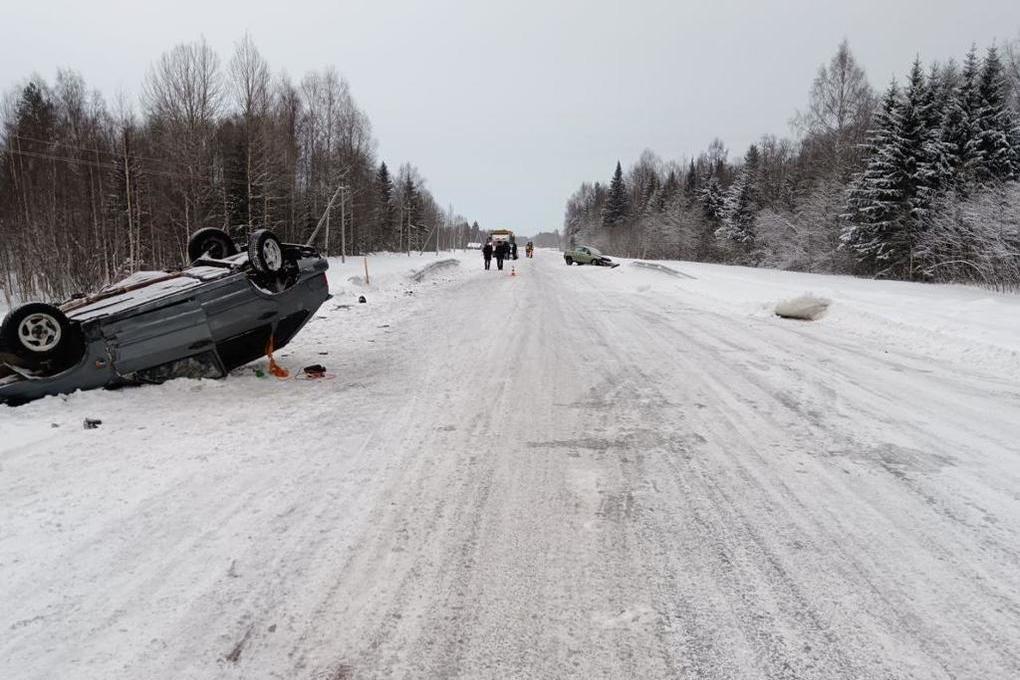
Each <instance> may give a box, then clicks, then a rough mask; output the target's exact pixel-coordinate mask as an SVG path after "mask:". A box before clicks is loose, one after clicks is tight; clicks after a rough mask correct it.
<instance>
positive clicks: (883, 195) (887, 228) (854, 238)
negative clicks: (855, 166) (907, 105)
mask: <svg viewBox="0 0 1020 680" xmlns="http://www.w3.org/2000/svg"><path fill="white" fill-rule="evenodd" d="M900 127H901V125H900V93H899V88H898V87H897V86H896V82H895V81H893V83H892V84H891V85H890V86H889V89H888V90H886V93H885V96H884V97H883V98H882V103H881V106H880V107H879V110H878V111H877V112H876V113H875V116H874V123H873V126H872V129H871V131H870V132H869V133H868V143H867V147H866V149H867V160H866V165H865V169H864V171H863V172H862V173H860V174H859V175H858V176H857V177H855V178H854V180H853V182H852V183H851V185H850V189H849V192H848V195H847V211H846V214H845V215H844V217H845V218H846V220H847V225H846V227H845V228H844V229H843V234H842V236H841V241H842V243H843V245H844V246H845V247H846V248H848V249H849V250H850V251H851V252H852V253H853V254H854V256H855V257H856V259H857V262H858V264H859V265H860V266H862V267H863V268H864V269H866V270H867V271H869V272H872V273H877V272H880V271H881V270H883V269H885V268H888V267H889V266H890V264H896V263H899V262H901V261H902V260H903V259H904V255H905V245H906V244H905V239H904V234H903V201H904V193H903V187H904V185H905V184H906V182H907V178H906V176H905V174H904V173H903V162H902V158H901V153H902V151H901V148H900V145H899V133H900Z"/></svg>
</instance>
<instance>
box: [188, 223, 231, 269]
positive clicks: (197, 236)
mask: <svg viewBox="0 0 1020 680" xmlns="http://www.w3.org/2000/svg"><path fill="white" fill-rule="evenodd" d="M231 255H237V246H236V245H235V244H234V242H233V240H231V238H230V236H229V235H228V234H227V232H225V231H223V230H222V229H217V228H216V227H206V228H205V229H199V230H198V231H196V232H195V233H194V234H192V235H191V238H190V239H189V240H188V257H189V258H190V259H191V261H192V262H194V261H195V260H197V259H199V258H202V257H211V258H212V259H214V260H222V259H223V258H225V257H230V256H231Z"/></svg>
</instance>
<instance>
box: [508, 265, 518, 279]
mask: <svg viewBox="0 0 1020 680" xmlns="http://www.w3.org/2000/svg"><path fill="white" fill-rule="evenodd" d="M510 276H517V267H515V266H513V265H510Z"/></svg>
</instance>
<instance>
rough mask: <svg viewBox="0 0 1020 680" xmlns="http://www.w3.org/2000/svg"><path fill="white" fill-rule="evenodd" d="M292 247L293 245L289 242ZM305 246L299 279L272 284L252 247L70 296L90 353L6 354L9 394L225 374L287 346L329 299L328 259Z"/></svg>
mask: <svg viewBox="0 0 1020 680" xmlns="http://www.w3.org/2000/svg"><path fill="white" fill-rule="evenodd" d="M288 248H291V246H288ZM293 248H299V250H298V251H296V255H295V257H294V258H293V263H294V268H293V269H292V271H291V272H290V273H289V276H290V279H289V280H288V281H287V282H286V283H284V282H282V281H281V282H280V283H279V284H278V285H276V286H274V287H275V288H277V289H278V292H275V291H273V290H270V289H267V288H264V287H262V285H260V284H259V282H258V280H257V279H256V277H254V276H253V275H252V273H251V270H250V268H249V267H247V266H246V265H247V258H248V255H247V254H246V253H240V254H237V255H233V256H231V257H228V258H224V259H223V260H216V261H211V262H210V261H206V262H202V261H199V262H196V263H195V264H194V265H193V266H191V267H189V268H187V269H184V270H182V271H180V272H174V273H170V274H168V273H166V272H144V273H141V274H136V275H134V276H133V277H131V278H129V279H127V280H125V281H122V282H120V283H118V284H116V285H115V286H111V287H109V288H107V289H105V290H104V291H101V292H100V293H99V294H97V295H95V296H92V297H91V298H87V299H83V300H72V301H69V302H68V303H65V304H64V305H62V307H61V309H62V310H63V311H64V312H65V314H66V315H67V317H68V319H70V321H71V322H72V323H73V324H74V326H75V328H76V330H77V332H80V334H81V336H82V340H83V343H84V354H83V356H82V358H81V360H80V361H78V362H76V363H75V364H74V365H72V366H69V367H66V368H64V369H63V370H61V371H60V372H58V373H54V374H49V375H39V374H33V373H32V372H30V371H27V370H25V369H22V368H19V367H18V366H17V365H15V364H14V362H8V363H5V362H4V359H3V356H2V355H0V403H10V404H16V403H22V402H26V401H29V400H32V399H36V398H39V397H42V396H45V395H50V394H61V393H66V392H73V391H74V390H77V389H91V388H97V387H107V386H117V385H123V384H132V383H134V384H138V383H158V382H162V381H164V380H167V379H170V378H174V377H181V376H203V377H222V376H224V375H226V373H227V372H228V371H230V370H231V369H233V368H236V367H238V366H241V365H243V364H246V363H248V362H250V361H253V360H254V359H257V358H258V357H260V356H263V355H265V353H266V349H267V346H268V345H269V343H270V341H272V346H273V347H274V348H277V349H278V348H280V347H283V346H284V345H286V344H287V343H288V342H290V340H291V339H292V338H293V337H294V335H295V334H296V333H297V332H298V331H299V330H300V329H301V328H302V327H303V326H304V325H305V323H307V321H308V320H309V319H310V318H311V316H312V315H313V314H314V313H315V312H316V310H317V309H318V308H319V306H320V305H322V303H323V302H325V301H326V300H327V299H328V298H329V285H328V283H327V281H326V274H325V272H326V270H327V268H328V266H329V265H328V263H327V262H326V260H325V259H324V258H322V257H320V256H319V255H318V254H317V253H315V252H314V251H312V250H310V249H307V248H300V247H293Z"/></svg>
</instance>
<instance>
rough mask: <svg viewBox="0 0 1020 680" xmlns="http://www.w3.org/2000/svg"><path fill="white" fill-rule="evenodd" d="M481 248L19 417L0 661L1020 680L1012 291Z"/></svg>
mask: <svg viewBox="0 0 1020 680" xmlns="http://www.w3.org/2000/svg"><path fill="white" fill-rule="evenodd" d="M447 257H450V256H449V255H443V256H442V257H441V258H440V259H445V258H447ZM454 257H457V258H458V259H461V260H462V262H461V264H460V265H459V266H452V267H445V268H440V269H438V270H435V271H431V272H429V273H427V274H426V275H425V276H424V277H422V281H420V282H417V281H414V279H413V278H412V277H410V276H409V274H410V273H411V271H412V270H414V271H421V270H422V268H423V267H424V266H425V265H426V264H427V263H429V262H432V261H434V260H435V257H434V256H431V255H426V256H424V257H418V256H416V255H413V256H411V257H410V258H408V257H406V256H380V257H375V258H372V259H371V260H370V275H371V285H369V286H366V285H364V282H363V281H362V280H361V279H360V277H362V276H363V272H362V261H361V260H360V259H352V260H350V261H349V262H348V264H347V265H345V266H343V267H339V266H334V268H333V269H331V271H330V273H329V278H330V283H331V288H332V289H333V292H334V293H335V294H336V297H335V298H334V299H333V300H331V301H329V302H328V303H326V305H324V306H323V308H322V310H321V311H320V313H319V315H318V317H317V318H316V319H314V320H313V322H312V323H311V324H310V325H309V326H308V327H307V328H306V329H305V330H304V331H303V332H302V333H301V334H300V335H299V336H298V338H297V339H296V340H295V341H294V342H293V343H292V344H291V345H290V346H289V347H287V348H286V349H285V350H283V351H282V352H281V353H280V356H279V357H278V358H279V359H280V361H281V363H283V364H284V365H285V366H287V367H288V368H291V369H297V368H300V367H301V366H304V365H308V364H312V363H322V364H325V365H326V367H327V368H328V369H329V371H330V373H331V374H332V375H331V377H330V379H327V380H321V381H302V380H285V381H280V380H276V379H275V378H272V377H268V378H259V377H257V376H256V375H255V372H254V371H253V370H252V369H250V368H248V369H241V370H239V371H237V372H236V374H235V375H233V376H231V377H230V378H228V379H226V380H223V381H186V380H181V381H175V382H171V383H168V384H165V385H162V386H158V387H145V388H138V389H130V390H121V391H110V392H108V391H99V392H90V393H79V394H75V395H71V396H68V397H57V398H47V399H44V400H41V401H39V402H35V403H32V404H28V405H26V406H22V407H19V408H16V409H12V408H7V407H0V603H2V606H0V630H2V631H4V632H5V635H4V636H2V637H0V677H3V678H54V677H74V678H103V679H114V678H141V677H144V678H175V679H176V678H316V679H317V678H347V677H352V678H362V677H407V678H412V677H413V678H419V677H443V678H447V677H464V678H506V677H577V678H595V677H603V678H633V677H642V678H673V677H686V678H757V677H789V678H794V677H796V678H820V679H821V678H825V679H830V678H924V679H928V678H996V679H997V678H1013V677H1020V652H1018V651H1017V645H1016V640H1017V639H1020V495H1018V493H1017V489H1018V488H1020V454H1018V450H1020V444H1018V442H1020V384H1018V378H1020V359H1018V353H1020V307H1018V297H1017V296H1013V295H1000V294H994V293H989V292H986V291H981V290H976V289H971V288H963V287H946V286H942V287H936V286H924V285H918V284H908V283H893V282H873V281H862V280H857V279H850V278H841V277H829V276H817V275H805V274H790V273H782V272H773V271H762V270H751V269H740V268H732V267H720V266H712V265H703V264H692V263H667V264H668V266H671V267H674V268H676V269H678V270H681V271H683V272H686V273H687V274H690V275H692V276H694V277H696V278H694V279H686V278H676V277H672V276H669V275H668V274H666V273H663V272H658V271H652V270H647V269H642V268H639V267H636V266H633V265H632V264H630V263H627V262H625V263H624V265H623V266H621V267H619V268H617V269H600V268H592V267H566V266H565V265H564V264H563V261H562V259H561V258H560V256H559V254H558V253H555V252H552V251H545V250H540V251H538V254H537V257H536V259H535V260H521V261H519V262H518V263H517V272H518V274H519V275H518V276H514V277H511V276H509V271H504V272H501V273H500V272H496V271H489V272H485V271H482V268H481V258H480V255H479V254H478V253H477V252H468V253H464V254H461V255H456V256H454ZM352 279H354V280H352ZM805 293H813V294H815V295H818V296H820V297H824V298H827V299H828V300H830V301H831V305H830V307H829V310H828V312H827V314H826V315H825V316H823V317H822V318H821V319H819V320H817V321H813V322H797V321H788V320H782V319H779V318H777V317H775V316H774V315H773V314H772V309H773V308H774V306H775V304H776V303H777V302H779V301H781V300H784V299H787V298H790V297H794V296H798V295H802V294H805ZM358 295H365V296H366V298H367V300H368V302H367V304H358V302H357V297H358ZM263 363H264V362H263ZM86 417H89V418H99V419H102V420H103V424H102V426H100V427H99V428H97V429H93V430H85V429H83V428H82V425H81V423H82V420H83V419H84V418H86Z"/></svg>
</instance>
